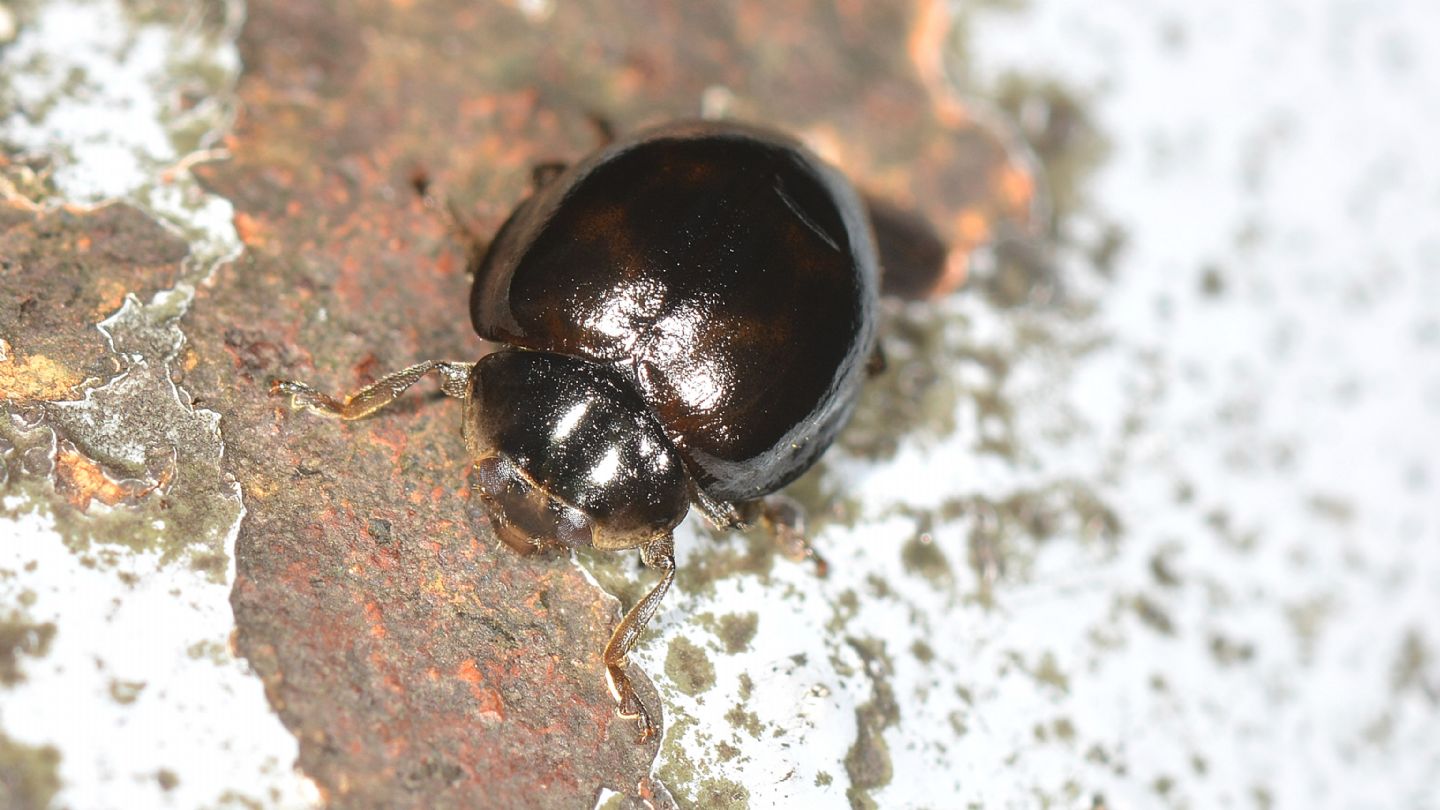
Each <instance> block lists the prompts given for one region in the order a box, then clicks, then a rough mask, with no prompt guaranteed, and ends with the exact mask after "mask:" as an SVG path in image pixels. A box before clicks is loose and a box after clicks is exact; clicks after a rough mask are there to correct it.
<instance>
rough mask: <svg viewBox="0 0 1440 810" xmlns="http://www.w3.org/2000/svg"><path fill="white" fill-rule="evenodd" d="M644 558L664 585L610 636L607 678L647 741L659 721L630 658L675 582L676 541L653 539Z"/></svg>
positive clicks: (622, 712)
mask: <svg viewBox="0 0 1440 810" xmlns="http://www.w3.org/2000/svg"><path fill="white" fill-rule="evenodd" d="M640 559H641V560H643V561H644V562H645V564H646V565H647V566H649V567H651V568H659V569H660V570H661V572H662V575H661V577H660V582H659V583H657V584H656V585H655V587H654V588H652V589H651V590H650V593H648V594H646V595H645V598H644V599H641V600H640V601H639V602H638V603H637V604H636V605H635V607H632V608H630V612H629V613H626V614H625V618H623V619H621V620H620V624H619V626H617V627H616V628H615V633H614V634H613V635H611V636H610V643H609V644H606V645H605V677H606V680H607V683H608V684H609V686H610V694H611V695H613V696H614V697H615V702H616V703H619V704H620V716H621V717H633V718H635V719H636V720H637V721H638V722H639V724H640V741H641V742H644V741H645V740H647V739H649V738H650V736H651V735H653V734H654V733H655V731H656V729H655V721H654V719H652V718H651V717H650V713H649V712H648V711H646V710H645V706H644V704H642V703H641V702H640V696H639V695H637V694H635V687H634V686H633V685H632V684H631V683H630V676H628V675H626V674H625V665H626V656H627V655H629V653H630V648H631V647H633V646H635V640H636V639H637V638H639V637H640V631H642V630H644V629H645V625H646V624H649V622H650V619H651V618H652V617H653V616H654V615H655V611H656V610H659V608H660V600H661V598H663V597H664V596H665V591H667V590H669V588H670V583H671V582H673V581H674V579H675V540H674V538H672V537H671V536H670V535H668V534H667V535H665V536H663V537H657V538H655V539H654V540H651V541H650V542H649V543H648V544H646V545H645V546H643V547H642V548H641V549H640Z"/></svg>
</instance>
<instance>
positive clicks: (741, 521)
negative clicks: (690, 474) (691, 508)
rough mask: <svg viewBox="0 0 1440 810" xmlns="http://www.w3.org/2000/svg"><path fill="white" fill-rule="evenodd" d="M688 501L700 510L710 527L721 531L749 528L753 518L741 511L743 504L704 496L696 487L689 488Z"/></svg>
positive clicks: (701, 490) (703, 491) (703, 492)
mask: <svg viewBox="0 0 1440 810" xmlns="http://www.w3.org/2000/svg"><path fill="white" fill-rule="evenodd" d="M690 500H691V501H693V502H694V504H695V506H696V507H697V508H699V509H700V512H701V514H703V515H705V519H706V520H708V521H710V525H711V526H714V527H715V528H717V529H720V530H721V531H727V530H741V529H746V528H749V527H750V524H751V523H753V522H754V520H755V516H754V515H749V516H747V515H746V513H745V512H744V511H743V508H744V504H737V503H735V502H733V501H722V500H719V499H718V498H712V497H710V496H709V495H706V494H705V490H703V489H701V488H700V487H698V486H693V485H692V487H691V491H690Z"/></svg>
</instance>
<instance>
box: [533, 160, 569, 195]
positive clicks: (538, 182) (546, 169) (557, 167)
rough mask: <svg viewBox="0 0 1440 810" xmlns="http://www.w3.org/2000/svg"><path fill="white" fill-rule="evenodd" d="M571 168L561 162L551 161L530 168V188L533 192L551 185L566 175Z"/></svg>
mask: <svg viewBox="0 0 1440 810" xmlns="http://www.w3.org/2000/svg"><path fill="white" fill-rule="evenodd" d="M568 168H570V167H569V166H568V165H566V164H565V163H564V162H562V161H559V160H550V161H546V162H544V163H536V164H535V165H534V166H531V167H530V188H531V190H533V191H539V190H540V189H542V188H544V187H546V186H548V185H550V181H551V180H554V179H555V178H557V177H559V176H560V175H562V174H564V173H565V170H566V169H568Z"/></svg>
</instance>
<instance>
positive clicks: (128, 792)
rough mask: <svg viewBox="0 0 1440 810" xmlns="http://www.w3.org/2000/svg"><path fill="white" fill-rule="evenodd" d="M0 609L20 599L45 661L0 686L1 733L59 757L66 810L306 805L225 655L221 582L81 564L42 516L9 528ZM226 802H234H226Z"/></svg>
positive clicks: (304, 791)
mask: <svg viewBox="0 0 1440 810" xmlns="http://www.w3.org/2000/svg"><path fill="white" fill-rule="evenodd" d="M0 570H3V571H5V572H7V573H10V574H13V576H6V577H3V578H0V604H14V603H15V602H16V600H17V599H18V598H19V597H20V595H21V594H22V593H28V594H29V596H28V597H27V598H26V600H25V601H26V602H28V605H27V607H26V613H27V616H28V619H29V621H31V622H36V623H41V622H49V623H53V624H54V626H55V628H56V630H55V635H54V637H53V639H51V641H50V644H49V650H48V652H47V654H46V655H44V656H43V657H40V658H35V659H26V660H24V661H23V663H22V673H23V676H24V679H23V680H22V681H21V682H20V683H18V684H16V685H14V686H11V687H9V688H6V689H3V690H0V722H3V725H4V728H5V733H6V734H7V735H8V736H9V737H11V738H12V739H16V740H23V741H26V742H29V743H32V744H48V745H53V746H54V747H55V748H56V749H57V750H58V751H59V752H60V762H59V769H58V770H59V774H60V777H61V781H62V789H61V792H60V794H59V795H58V797H57V799H56V802H57V806H64V807H177V808H189V807H221V806H227V805H228V803H230V802H232V801H233V800H234V799H238V798H240V797H244V798H245V799H249V800H253V801H257V802H259V803H260V804H262V805H263V806H266V807H295V806H305V805H308V804H311V803H313V802H314V800H315V798H316V797H315V796H314V794H313V788H312V787H311V786H310V783H308V782H306V781H304V780H300V779H297V778H296V777H295V775H294V771H293V763H294V757H295V752H294V743H293V739H292V738H291V737H290V736H289V735H288V734H287V733H285V732H284V730H283V729H282V728H280V727H279V723H278V721H276V720H275V719H274V717H273V715H271V714H270V712H269V709H268V706H267V705H266V701H265V696H264V694H263V688H262V686H261V684H260V681H259V679H257V678H255V677H254V676H253V675H251V674H250V672H249V671H248V669H247V668H246V667H245V666H244V664H243V663H241V662H239V661H237V660H235V658H234V657H232V655H231V653H230V650H229V648H228V646H227V645H226V639H227V638H228V636H229V634H230V632H231V629H232V627H233V625H234V618H233V617H232V616H231V613H230V605H229V594H230V586H229V585H228V584H227V583H222V582H210V581H207V580H206V579H205V578H204V577H199V576H196V575H195V573H194V572H192V571H190V570H188V569H186V568H183V567H177V566H173V565H164V564H162V563H161V562H160V560H159V555H158V554H156V553H144V554H135V555H127V556H124V557H121V558H119V559H118V560H116V561H115V562H114V563H113V564H108V565H95V564H94V563H93V562H90V563H89V564H87V558H85V557H83V556H82V555H79V554H75V553H72V552H71V551H70V550H69V549H67V548H66V546H65V545H64V543H62V542H61V541H60V539H59V538H58V537H56V528H55V526H54V525H53V524H52V523H50V522H49V521H48V520H47V519H46V518H44V517H43V516H40V515H34V514H31V515H26V516H24V517H22V518H20V519H19V520H17V521H6V527H5V540H4V542H0ZM227 793H230V794H234V799H225V798H224V797H225V795H226V794H227Z"/></svg>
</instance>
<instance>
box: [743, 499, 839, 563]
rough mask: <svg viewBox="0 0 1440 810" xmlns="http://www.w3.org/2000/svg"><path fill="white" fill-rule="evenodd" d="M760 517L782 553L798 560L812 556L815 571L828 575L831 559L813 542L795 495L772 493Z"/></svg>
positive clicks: (761, 506) (762, 507)
mask: <svg viewBox="0 0 1440 810" xmlns="http://www.w3.org/2000/svg"><path fill="white" fill-rule="evenodd" d="M759 511H760V520H761V521H762V522H763V523H764V524H765V527H766V528H767V529H769V530H770V534H771V536H773V537H774V538H775V545H776V546H778V547H779V549H780V553H781V554H784V555H785V556H786V557H788V558H790V559H792V560H794V561H796V562H803V561H805V560H810V561H811V562H813V563H814V564H815V575H816V576H818V577H824V576H826V575H827V574H829V573H830V563H828V562H826V561H825V558H824V557H822V556H820V552H818V551H816V550H815V547H814V546H813V545H811V544H810V539H809V538H808V537H807V536H806V534H805V510H804V509H802V508H801V507H800V504H799V503H796V502H795V500H794V499H792V498H787V497H785V496H784V495H771V496H769V497H767V498H766V499H765V500H764V501H763V502H762V503H761V504H760V509H759Z"/></svg>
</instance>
